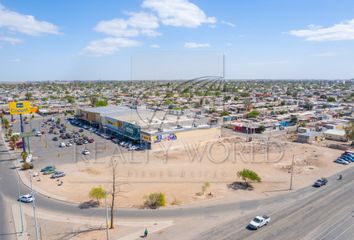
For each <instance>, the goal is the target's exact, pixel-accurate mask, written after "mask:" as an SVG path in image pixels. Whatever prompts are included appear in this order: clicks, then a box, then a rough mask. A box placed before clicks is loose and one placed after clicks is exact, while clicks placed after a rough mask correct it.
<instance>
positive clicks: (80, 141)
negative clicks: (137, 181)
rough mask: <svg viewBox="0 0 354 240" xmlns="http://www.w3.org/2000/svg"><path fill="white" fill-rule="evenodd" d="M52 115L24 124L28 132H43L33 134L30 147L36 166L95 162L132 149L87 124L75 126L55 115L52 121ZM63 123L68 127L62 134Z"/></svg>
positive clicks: (36, 167)
mask: <svg viewBox="0 0 354 240" xmlns="http://www.w3.org/2000/svg"><path fill="white" fill-rule="evenodd" d="M51 118H52V117H43V118H35V119H32V120H31V121H29V123H28V124H24V131H25V132H30V131H32V132H33V133H34V134H36V133H37V132H41V134H36V135H37V136H33V137H30V150H31V153H32V154H33V156H34V161H35V164H34V165H35V169H39V168H42V167H45V166H47V165H56V164H59V163H60V164H66V163H75V162H79V161H95V160H97V159H100V158H104V157H107V156H112V155H114V154H118V153H120V152H127V151H129V148H126V147H122V146H120V145H119V144H117V143H114V142H113V141H112V140H111V139H110V137H109V136H107V135H104V133H102V132H97V131H96V132H94V131H93V129H91V131H90V130H88V126H85V125H80V126H77V125H73V124H71V123H70V122H69V121H68V120H67V119H65V117H63V116H58V117H54V121H51V120H50V119H51ZM58 118H60V124H58V127H57V126H56V125H57V124H56V121H57V119H58ZM54 126H55V127H54ZM62 126H65V128H66V130H65V132H64V131H62V133H60V130H61V129H62V128H63V127H62ZM84 127H85V128H86V129H85V128H84ZM51 129H53V131H51ZM13 130H14V132H20V123H19V120H16V121H15V122H14V123H13ZM50 132H51V133H50ZM61 134H62V136H64V135H65V134H70V135H72V136H71V137H70V138H66V137H64V138H66V139H62V138H61ZM38 135H40V136H38ZM54 138H57V140H56V141H53V139H54ZM69 142H70V143H71V144H70V145H69V144H68V143H69ZM26 144H27V140H26ZM83 151H88V152H89V153H88V154H87V155H84V154H83Z"/></svg>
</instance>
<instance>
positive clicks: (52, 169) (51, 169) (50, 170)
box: [43, 168, 55, 175]
mask: <svg viewBox="0 0 354 240" xmlns="http://www.w3.org/2000/svg"><path fill="white" fill-rule="evenodd" d="M52 173H55V168H49V169H47V170H46V171H44V172H43V175H49V174H52Z"/></svg>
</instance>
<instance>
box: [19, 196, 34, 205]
mask: <svg viewBox="0 0 354 240" xmlns="http://www.w3.org/2000/svg"><path fill="white" fill-rule="evenodd" d="M33 200H34V197H33V196H32V195H31V194H26V195H22V196H20V197H19V199H18V201H20V202H24V203H31V202H33Z"/></svg>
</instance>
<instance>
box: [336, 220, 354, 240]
mask: <svg viewBox="0 0 354 240" xmlns="http://www.w3.org/2000/svg"><path fill="white" fill-rule="evenodd" d="M352 226H354V222H353V223H352V224H351V225H350V226H349V227H348V228H347V229H345V230H344V231H343V232H341V233H340V234H339V235H338V236H337V237H336V238H334V239H333V240H336V239H338V238H339V237H340V236H342V235H343V234H344V233H346V232H347V231H348V230H349V229H351V228H352Z"/></svg>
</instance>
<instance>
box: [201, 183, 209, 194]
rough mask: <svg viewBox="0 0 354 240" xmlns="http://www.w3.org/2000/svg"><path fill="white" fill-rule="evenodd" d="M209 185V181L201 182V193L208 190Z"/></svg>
mask: <svg viewBox="0 0 354 240" xmlns="http://www.w3.org/2000/svg"><path fill="white" fill-rule="evenodd" d="M209 187H210V183H209V182H205V183H203V186H202V193H203V194H204V193H205V192H206V190H208V188H209Z"/></svg>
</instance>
